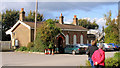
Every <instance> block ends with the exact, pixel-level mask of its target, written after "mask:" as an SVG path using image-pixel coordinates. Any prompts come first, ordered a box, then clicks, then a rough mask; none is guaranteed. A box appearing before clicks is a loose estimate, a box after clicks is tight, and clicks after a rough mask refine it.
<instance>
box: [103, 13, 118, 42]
mask: <svg viewBox="0 0 120 68" xmlns="http://www.w3.org/2000/svg"><path fill="white" fill-rule="evenodd" d="M111 16H112V13H111V11H109V12H108V13H107V14H105V15H104V17H105V20H106V26H107V27H106V28H105V42H106V43H115V44H118V43H119V29H118V21H117V20H118V19H111Z"/></svg>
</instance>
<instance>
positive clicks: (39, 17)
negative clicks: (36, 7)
mask: <svg viewBox="0 0 120 68" xmlns="http://www.w3.org/2000/svg"><path fill="white" fill-rule="evenodd" d="M25 20H26V21H32V22H34V21H35V11H33V12H32V11H31V10H30V12H29V14H28V16H26V17H25ZM37 21H39V22H41V21H44V17H43V14H40V13H38V14H37Z"/></svg>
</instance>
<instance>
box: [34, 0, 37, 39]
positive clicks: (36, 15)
mask: <svg viewBox="0 0 120 68" xmlns="http://www.w3.org/2000/svg"><path fill="white" fill-rule="evenodd" d="M37 10H38V2H37V0H36V10H35V26H34V41H35V39H36V27H37Z"/></svg>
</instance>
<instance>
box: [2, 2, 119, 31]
mask: <svg viewBox="0 0 120 68" xmlns="http://www.w3.org/2000/svg"><path fill="white" fill-rule="evenodd" d="M0 2H1V3H0V6H1V7H0V12H4V11H5V10H6V9H14V10H19V11H20V10H21V8H24V11H25V12H26V16H27V14H28V12H29V11H30V10H32V11H34V10H35V0H0ZM118 2H119V0H57V1H55V0H38V12H39V13H40V14H43V16H44V18H45V19H56V18H57V19H59V16H60V14H61V13H62V14H63V16H64V23H65V24H70V23H72V22H73V17H74V15H77V18H78V19H88V20H89V21H91V22H93V20H96V23H97V24H98V25H99V29H100V30H101V29H102V26H105V20H104V14H107V12H109V11H110V10H111V12H112V18H116V17H117V15H118ZM105 27H106V26H105Z"/></svg>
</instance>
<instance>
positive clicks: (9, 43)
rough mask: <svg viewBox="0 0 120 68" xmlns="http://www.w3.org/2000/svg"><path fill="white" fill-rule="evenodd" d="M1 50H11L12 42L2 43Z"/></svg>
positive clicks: (0, 44) (0, 43)
mask: <svg viewBox="0 0 120 68" xmlns="http://www.w3.org/2000/svg"><path fill="white" fill-rule="evenodd" d="M0 49H1V50H11V41H0Z"/></svg>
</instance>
